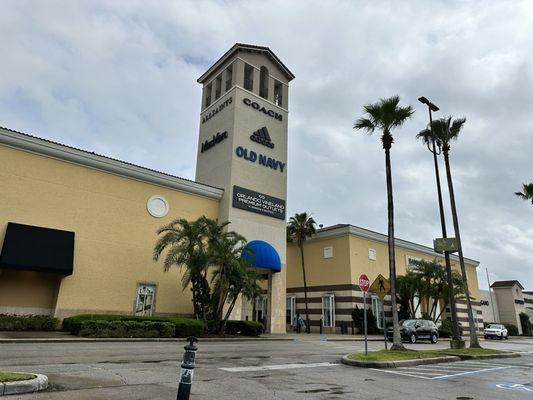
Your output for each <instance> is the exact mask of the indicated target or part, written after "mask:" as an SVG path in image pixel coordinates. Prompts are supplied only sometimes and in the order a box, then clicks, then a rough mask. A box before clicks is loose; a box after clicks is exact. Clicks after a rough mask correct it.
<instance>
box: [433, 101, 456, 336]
mask: <svg viewBox="0 0 533 400" xmlns="http://www.w3.org/2000/svg"><path fill="white" fill-rule="evenodd" d="M429 119H430V121H431V110H430V111H429ZM432 147H433V148H432V153H433V164H434V166H435V180H436V182H437V196H438V198H439V214H440V226H441V229H442V237H443V238H446V237H447V233H446V219H445V218H444V205H443V201H442V189H441V186H440V173H439V163H438V160H437V149H436V147H435V140H432ZM444 264H445V265H446V281H447V283H448V303H449V304H450V311H451V318H452V339H453V340H456V341H457V340H461V332H460V331H459V321H458V319H457V305H456V304H455V294H454V291H453V278H452V266H451V263H450V253H449V252H447V251H445V252H444ZM441 314H442V312H441ZM439 317H440V315H439Z"/></svg>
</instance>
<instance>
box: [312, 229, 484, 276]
mask: <svg viewBox="0 0 533 400" xmlns="http://www.w3.org/2000/svg"><path fill="white" fill-rule="evenodd" d="M344 235H353V236H358V237H362V238H365V239H370V240H374V241H376V242H380V243H387V241H388V237H387V235H384V234H382V233H378V232H374V231H371V230H368V229H364V228H360V227H358V226H354V225H341V226H339V227H337V228H333V229H328V227H325V228H324V230H323V231H318V232H317V234H316V235H314V236H312V237H311V238H309V239H308V240H317V239H328V238H334V237H339V236H344ZM394 244H395V246H398V247H401V248H404V249H408V250H412V251H417V252H420V253H424V254H427V255H430V256H433V257H437V258H442V259H444V256H443V255H442V254H440V253H436V252H435V251H434V250H433V249H432V248H431V247H428V246H424V245H421V244H418V243H413V242H408V241H407V240H402V239H398V238H394ZM450 258H451V259H452V260H454V261H457V262H458V261H459V257H458V256H457V255H455V254H450ZM465 262H466V263H467V264H469V265H473V266H475V267H477V266H478V265H479V261H476V260H472V259H470V258H466V257H465Z"/></svg>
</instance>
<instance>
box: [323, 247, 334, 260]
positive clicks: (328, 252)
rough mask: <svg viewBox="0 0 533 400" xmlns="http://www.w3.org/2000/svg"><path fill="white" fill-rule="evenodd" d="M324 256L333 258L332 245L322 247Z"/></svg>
mask: <svg viewBox="0 0 533 400" xmlns="http://www.w3.org/2000/svg"><path fill="white" fill-rule="evenodd" d="M324 258H333V246H327V247H324Z"/></svg>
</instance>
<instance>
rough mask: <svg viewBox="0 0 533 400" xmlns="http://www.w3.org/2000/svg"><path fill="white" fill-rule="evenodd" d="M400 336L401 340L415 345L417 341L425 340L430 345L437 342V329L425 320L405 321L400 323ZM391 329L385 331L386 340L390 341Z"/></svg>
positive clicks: (433, 324) (431, 322)
mask: <svg viewBox="0 0 533 400" xmlns="http://www.w3.org/2000/svg"><path fill="white" fill-rule="evenodd" d="M400 335H401V336H402V340H405V341H408V342H410V343H416V342H417V341H418V340H421V339H426V340H429V341H430V342H431V343H437V342H438V341H439V329H438V328H437V325H435V323H434V322H433V321H430V320H427V319H406V320H403V321H400ZM392 336H393V330H392V327H390V328H389V329H387V338H388V339H389V340H392Z"/></svg>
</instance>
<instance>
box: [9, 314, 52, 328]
mask: <svg viewBox="0 0 533 400" xmlns="http://www.w3.org/2000/svg"><path fill="white" fill-rule="evenodd" d="M58 325H59V320H58V319H57V318H53V317H50V316H47V315H8V314H0V331H53V330H55V329H56V328H57V326H58Z"/></svg>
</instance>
